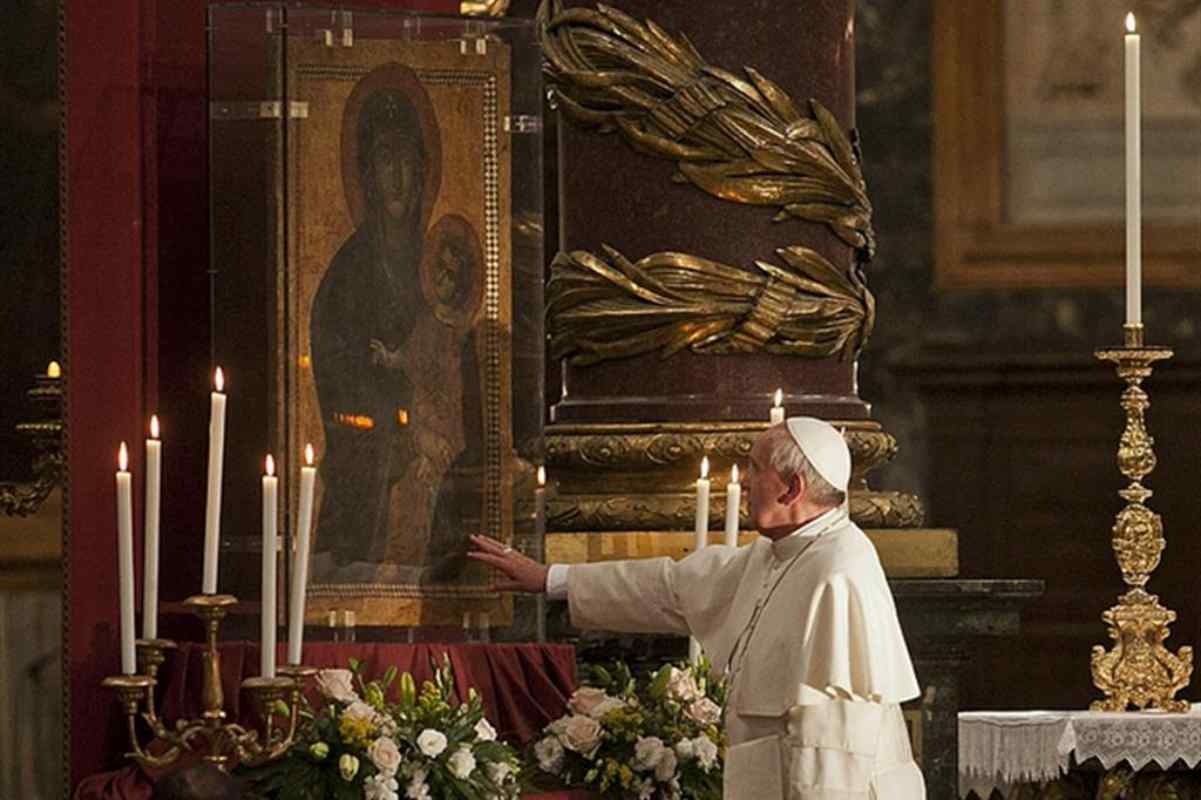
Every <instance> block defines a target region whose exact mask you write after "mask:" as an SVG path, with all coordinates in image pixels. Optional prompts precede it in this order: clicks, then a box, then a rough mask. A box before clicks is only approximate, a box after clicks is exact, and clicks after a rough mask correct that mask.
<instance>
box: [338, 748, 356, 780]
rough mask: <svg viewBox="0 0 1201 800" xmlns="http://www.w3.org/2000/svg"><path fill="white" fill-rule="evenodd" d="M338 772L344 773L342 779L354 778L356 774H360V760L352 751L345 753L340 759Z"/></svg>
mask: <svg viewBox="0 0 1201 800" xmlns="http://www.w3.org/2000/svg"><path fill="white" fill-rule="evenodd" d="M338 772H340V773H342V780H344V781H352V780H354V776H355V775H358V774H359V760H358V759H357V758H355V757H354V756H352V755H351V754H350V753H345V754H343V756H342V757H341V758H339V759H338Z"/></svg>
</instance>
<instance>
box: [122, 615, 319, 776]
mask: <svg viewBox="0 0 1201 800" xmlns="http://www.w3.org/2000/svg"><path fill="white" fill-rule="evenodd" d="M237 602H238V600H237V598H236V597H234V596H233V595H228V594H201V595H195V596H193V597H189V598H188V599H187V600H185V601H184V605H186V606H188V607H189V608H190V609H191V610H192V613H194V614H195V615H196V616H197V617H199V618H200V619H201V620H202V621H203V622H204V625H205V634H206V636H205V639H206V643H205V650H204V683H203V685H202V689H201V700H202V711H201V715H200V717H198V718H196V719H190V720H188V719H180V720H176V722H175V725H174V726H173V727H170V728H169V727H167V725H166V724H165V723H164V721H163V720H161V719H160V718H159V717H158V714H157V713H156V711H155V701H154V687H155V685H156V683H157V675H158V669H159V667H160V666H161V665H162V663H163V661H164V660H165V658H166V651H167V650H170V649H173V648H174V647H175V646H176V645H175V643H174V642H171V641H169V640H166V639H151V640H144V639H143V640H139V641H138V643H137V647H138V669H139V671H140V672H141V673H143V674H140V675H116V676H113V677H109V678H106V679H105V680H104V682H103V685H104V686H106V687H108V688H111V689H113V690H114V691H115V692H116V693H117V702H118V703H119V704H120V706H121V710H122V711H123V712H124V714H125V716H126V720H127V723H128V729H129V740H130V747H131V750H130V752H129V753H127V756H128V757H129V758H131V759H133V760H134V761H137V762H138V763H139V764H141V765H142V766H143V767H156V768H161V767H166V766H170V765H171V764H173V763H174V762H175V761H176V760H177V759H178V758H179V756H180V754H181V753H183V752H184V751H185V750H188V751H193V752H197V753H203V757H204V759H205V760H206V761H208V762H209V763H211V764H214V765H216V766H217V767H219V768H220V769H223V770H227V769H229V766H230V762H231V761H232V760H233V759H234V758H237V760H238V761H240V762H241V763H243V764H249V765H257V764H263V763H266V762H268V761H271V760H273V759H276V758H279V757H281V756H283V755H284V754H285V753H286V752H287V751H288V749H289V748H290V747H291V746H292V744H293V743H294V742H295V739H296V726H297V722H298V720H299V718H300V704H301V698H302V695H303V692H304V686H305V682H306V681H307V680H308V678H309V677H310V676H311V675H313V674H314V673H315V672H316V670H315V669H312V668H309V667H303V666H292V667H289V668H287V670H286V671H285V670H281V673H283V674H282V675H281V677H278V678H248V679H247V680H245V681H243V682H242V688H243V689H245V690H246V691H247V692H249V693H250V694H251V695H252V697H253V700H254V703H255V707H256V708H258V710H259V716H260V720H261V723H262V724H261V730H248V729H246V728H244V727H243V726H241V725H239V724H237V723H233V722H226V721H225V695H224V691H223V690H222V687H221V654H220V651H219V649H218V644H219V641H220V636H219V634H220V628H221V620H223V619H224V618H225V615H226V614H227V613H228V611H229V608H230V606H233V605H234V604H236V603H237ZM285 698H286V699H287V702H285ZM143 706H144V707H145V710H143ZM281 706H282V710H281ZM279 716H286V717H287V724H286V726H283V727H277V726H276V724H275V720H276V718H277V717H279ZM138 717H141V718H142V720H143V721H145V723H146V724H147V725H148V726H149V727H150V730H151V731H152V732H153V734H154V736H155V738H156V739H158V740H160V741H161V742H163V743H165V744H166V746H167V747H166V749H165V750H164V751H163V752H160V753H157V754H155V753H151V752H149V751H148V750H147V749H145V748H144V747H142V745H141V737H140V736H139V734H138V730H137V720H138Z"/></svg>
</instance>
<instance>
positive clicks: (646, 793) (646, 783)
mask: <svg viewBox="0 0 1201 800" xmlns="http://www.w3.org/2000/svg"><path fill="white" fill-rule="evenodd" d="M637 786H638V800H651V798H652V797H654V796H655V782H654V781H653V780H651V779H650V778H643V779H642V781H640V782H639V783H638V784H637Z"/></svg>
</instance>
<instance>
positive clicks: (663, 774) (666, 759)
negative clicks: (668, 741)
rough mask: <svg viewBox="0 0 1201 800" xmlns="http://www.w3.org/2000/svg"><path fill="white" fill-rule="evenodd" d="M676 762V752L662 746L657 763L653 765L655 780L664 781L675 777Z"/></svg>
mask: <svg viewBox="0 0 1201 800" xmlns="http://www.w3.org/2000/svg"><path fill="white" fill-rule="evenodd" d="M677 763H678V762H677V761H676V754H675V753H674V752H672V750H671V749H670V748H666V747H665V748H663V755H662V756H660V757H659V763H658V764H656V765H655V780H657V781H659V782H660V783H666V782H667V781H669V780H671V779H672V778H673V777H675V774H676V764H677Z"/></svg>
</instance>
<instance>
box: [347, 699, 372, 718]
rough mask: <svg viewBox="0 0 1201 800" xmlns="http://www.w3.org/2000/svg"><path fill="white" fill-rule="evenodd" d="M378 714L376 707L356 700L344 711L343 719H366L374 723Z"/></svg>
mask: <svg viewBox="0 0 1201 800" xmlns="http://www.w3.org/2000/svg"><path fill="white" fill-rule="evenodd" d="M377 716H378V715H377V714H376V711H375V709H374V708H372V707H371V706H369V705H367V704H366V703H364V702H363V701H362V700H355V701H354V702H353V703H351V704H350V705H348V706H347V707H346V710H345V711H343V712H342V717H343V719H355V720H364V721H366V722H372V723H374V722H375V721H376V719H377Z"/></svg>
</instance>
